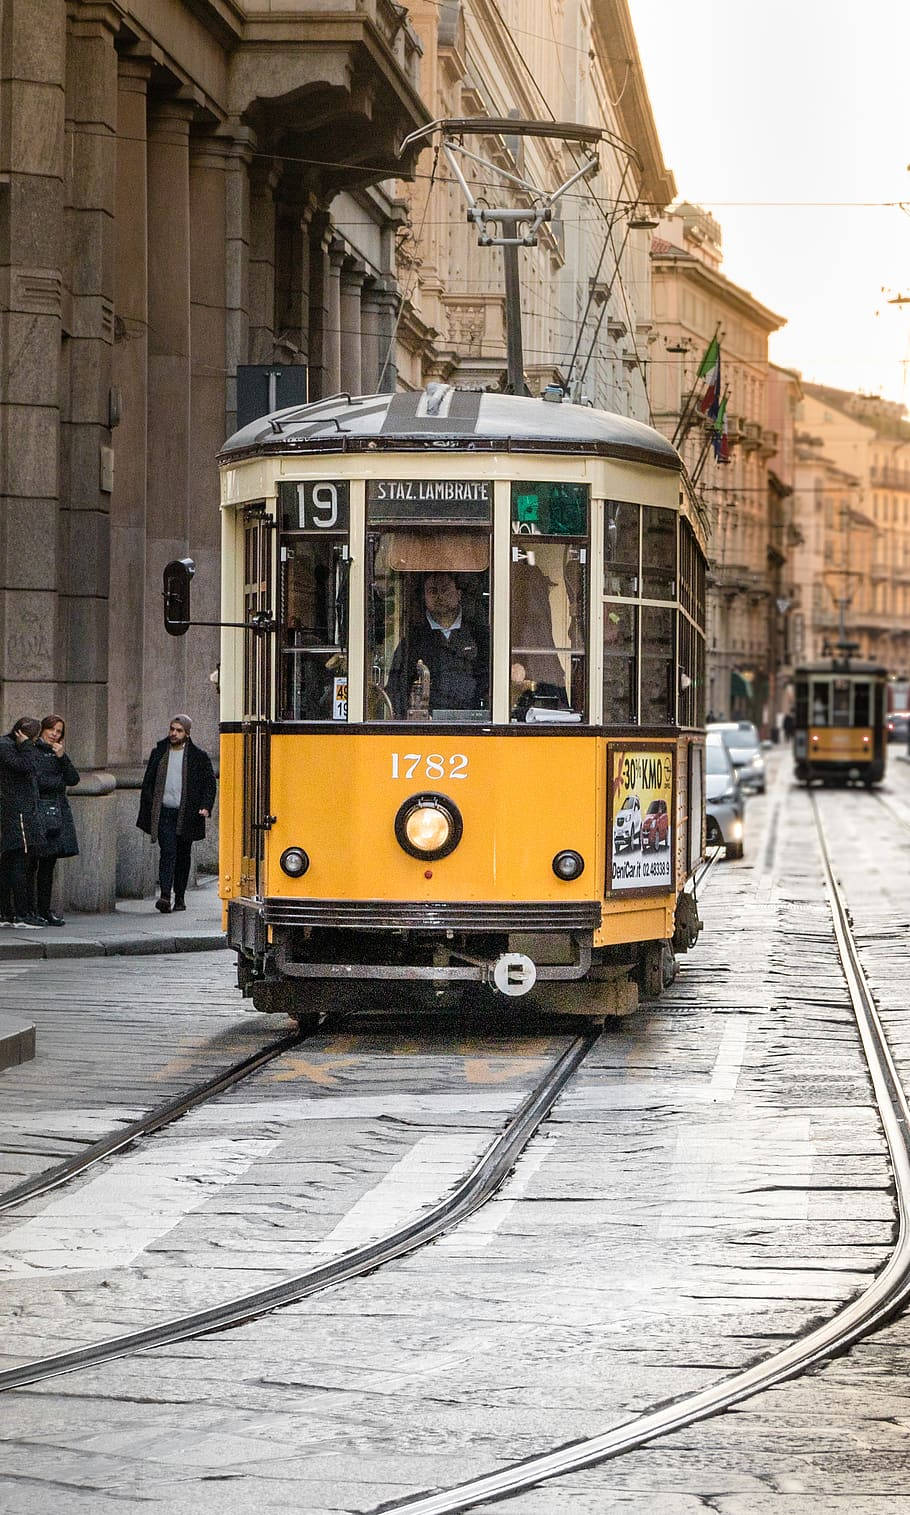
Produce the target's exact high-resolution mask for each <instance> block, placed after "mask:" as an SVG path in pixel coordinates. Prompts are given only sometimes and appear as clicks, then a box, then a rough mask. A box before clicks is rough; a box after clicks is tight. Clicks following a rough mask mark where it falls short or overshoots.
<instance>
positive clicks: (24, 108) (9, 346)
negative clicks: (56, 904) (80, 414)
mask: <svg viewBox="0 0 910 1515" xmlns="http://www.w3.org/2000/svg"><path fill="white" fill-rule="evenodd" d="M3 28H4V30H3V47H4V49H6V48H7V47H8V48H9V52H8V57H9V58H11V59H12V58H14V59H15V60H16V65H15V85H13V84H12V83H11V82H10V81H9V80H8V79H6V80H4V86H3V92H4V96H5V106H6V109H7V111H8V114H7V117H6V120H5V123H4V125H5V128H6V130H7V131H8V135H6V136H5V141H6V143H7V144H10V146H11V145H12V144H15V151H14V152H13V153H12V160H11V161H10V162H9V163H4V164H3V165H2V167H3V168H4V169H7V168H8V169H9V174H8V180H7V182H6V183H5V184H3V185H2V186H0V355H2V357H0V361H2V364H3V370H2V383H0V629H2V644H0V675H2V693H3V708H2V712H0V723H2V729H3V730H4V731H8V730H9V728H10V726H11V725H12V723H13V721H14V720H15V719H16V718H17V717H18V716H20V715H27V714H28V715H30V714H35V713H36V712H37V713H40V714H44V712H45V707H47V708H49V709H50V708H53V707H54V706H55V705H56V701H57V693H56V691H57V685H56V682H55V681H56V676H57V674H58V671H59V667H60V654H59V653H58V651H57V598H56V589H57V575H58V545H57V531H58V508H59V504H58V496H59V494H60V479H59V473H58V447H59V425H60V393H61V357H60V349H61V326H62V313H63V290H64V283H65V282H66V281H65V279H64V267H63V264H64V258H65V251H64V242H65V238H64V211H63V207H64V163H65V146H64V109H65V96H64V86H63V80H64V79H65V77H66V43H67V35H66V11H65V8H64V7H63V6H58V5H52V4H45V5H42V6H39V5H17V6H15V7H13V6H7V7H6V10H5V20H4V22H3ZM10 71H11V65H9V66H4V70H3V72H4V73H8V72H10Z"/></svg>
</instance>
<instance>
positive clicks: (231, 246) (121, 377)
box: [0, 0, 674, 909]
mask: <svg viewBox="0 0 910 1515" xmlns="http://www.w3.org/2000/svg"><path fill="white" fill-rule="evenodd" d="M554 42H555V43H556V44H557V45H555V46H554ZM510 112H511V113H512V114H513V115H514V114H518V115H520V116H525V117H544V118H546V117H548V116H555V117H558V118H559V119H562V120H566V119H576V120H579V121H582V122H586V123H598V124H600V125H603V126H605V127H606V128H607V130H608V132H609V133H611V134H612V135H611V137H610V145H609V146H607V147H604V148H602V149H601V168H600V172H599V174H598V176H597V177H596V178H595V179H594V180H593V181H592V182H591V184H590V186H585V185H583V186H579V187H578V189H577V191H576V193H575V194H574V195H573V196H572V197H570V198H568V199H567V202H566V203H565V205H564V207H563V212H562V215H561V217H560V218H559V219H557V220H555V221H554V222H553V223H552V224H551V225H549V226H547V227H545V228H544V234H543V235H542V237H541V243H540V246H539V247H538V248H537V249H534V250H528V251H527V252H523V254H522V262H523V268H522V276H523V291H524V302H523V303H524V327H525V352H526V367H527V371H528V375H529V378H530V381H531V385H532V388H534V389H538V388H539V387H540V386H542V385H543V384H545V383H547V382H550V381H556V382H559V383H563V384H567V385H569V384H571V385H573V386H574V392H575V393H576V394H577V395H578V396H579V397H580V396H581V395H585V396H587V397H589V398H590V399H591V400H592V401H594V402H595V403H598V404H603V405H607V406H609V407H611V408H615V409H618V410H620V411H622V412H624V413H626V414H630V415H635V416H639V417H641V418H643V419H647V418H648V404H647V398H646V389H645V375H646V373H647V369H648V362H649V357H650V354H651V351H652V349H653V332H652V331H651V328H650V324H649V321H650V309H649V303H650V291H649V260H648V246H649V232H648V228H647V226H646V225H643V224H642V221H643V220H645V221H646V220H647V216H646V215H645V216H644V217H643V216H642V209H643V207H646V206H647V207H650V206H653V205H656V206H658V207H662V206H665V205H666V204H668V203H669V201H670V199H671V197H672V195H673V192H674V186H673V180H672V175H671V174H670V173H669V171H668V170H667V168H666V167H665V165H664V163H663V159H662V156H661V152H660V146H659V142H658V139H657V133H656V130H655V126H654V121H653V118H652V115H651V109H650V104H649V101H648V96H647V91H646V89H645V86H644V83H643V79H642V73H641V67H640V63H639V59H638V52H637V48H636V45H635V38H634V35H633V32H632V27H631V23H630V20H629V14H628V8H627V5H626V0H594V4H593V5H588V4H587V3H586V0H585V3H582V0H566V3H565V4H564V5H562V6H561V7H560V8H559V9H558V10H557V11H553V10H552V8H551V7H549V6H548V5H546V4H545V3H544V0H477V3H476V4H472V6H471V7H470V8H466V7H463V5H462V3H461V0H442V3H441V4H440V3H437V0H414V4H413V5H412V6H410V7H409V8H406V7H403V6H401V5H399V4H397V3H395V0H333V4H332V6H331V7H330V8H329V9H324V8H319V7H317V6H316V4H315V3H314V0H271V3H270V4H269V5H262V4H254V3H252V0H248V3H247V0H4V4H3V6H2V8H0V630H2V639H0V704H2V710H0V719H2V722H3V723H4V726H5V727H6V728H8V726H9V724H10V723H11V721H12V720H13V719H14V718H15V717H16V716H18V715H20V714H23V713H26V712H27V713H38V714H44V713H46V712H49V711H51V710H53V711H60V712H62V713H63V714H64V715H65V717H66V719H67V722H68V745H69V748H70V751H71V755H72V757H73V759H74V761H75V762H76V765H77V766H78V767H79V769H80V771H81V773H82V783H81V784H80V786H79V789H78V791H77V792H76V793H75V795H74V797H73V798H74V804H75V808H76V813H77V821H78V825H79V830H80V835H81V838H82V842H83V852H82V856H81V857H80V858H79V859H78V860H74V861H71V862H67V863H66V864H65V865H63V866H62V868H61V870H60V873H61V875H62V886H63V891H64V901H63V902H64V903H66V904H69V905H72V906H75V907H80V908H84V909H107V908H109V907H110V906H111V904H112V902H113V900H114V898H115V896H116V895H118V894H119V895H121V896H123V895H136V896H141V895H143V894H146V893H148V892H150V890H151V886H152V882H153V854H152V852H151V849H149V847H148V844H147V842H146V840H145V839H144V838H143V837H142V836H141V835H140V833H138V832H137V831H136V829H135V816H136V810H137V799H138V795H137V788H138V784H139V782H140V779H141V775H142V771H143V767H144V761H145V758H146V756H147V754H148V752H149V750H150V748H151V746H152V745H153V743H154V742H155V741H156V740H157V739H158V738H159V737H160V736H161V735H162V734H163V732H164V731H165V729H166V723H167V721H168V719H169V717H170V716H171V715H172V714H173V713H174V712H175V711H177V710H187V711H189V712H190V713H191V714H192V715H193V717H194V722H195V724H194V730H193V735H194V737H198V739H199V741H200V742H201V743H202V744H203V745H204V746H206V747H208V748H209V749H210V750H212V751H213V752H214V751H216V750H217V720H218V700H217V687H216V683H215V682H213V676H214V677H215V678H217V665H218V658H219V634H218V631H217V630H216V629H215V628H213V627H209V628H203V627H200V628H198V629H194V630H192V631H191V632H190V634H189V635H188V636H187V637H186V638H184V639H174V638H170V637H168V636H167V635H166V634H165V632H164V630H163V624H162V614H161V610H162V602H161V573H162V569H163V567H164V564H165V563H166V562H167V561H168V560H169V559H171V558H173V557H181V556H184V555H189V556H192V557H193V558H194V559H195V561H196V564H197V576H196V579H195V582H194V590H193V594H194V603H193V614H194V618H195V619H197V620H199V621H212V622H214V621H216V620H217V619H218V600H219V580H220V574H219V518H218V514H219V513H218V482H217V469H216V466H215V458H216V455H217V453H218V451H219V449H220V447H221V444H222V442H223V441H224V439H225V437H226V436H228V435H229V434H230V433H231V431H232V430H233V429H234V427H235V423H236V418H237V403H238V401H237V392H238V391H237V374H238V370H239V371H241V372H243V370H244V369H245V368H247V367H249V366H250V365H259V366H260V368H262V369H264V370H265V369H267V370H268V372H270V373H271V374H272V375H273V376H275V383H276V384H278V383H283V382H285V381H287V379H288V377H289V370H294V371H305V372H306V376H307V386H308V393H309V396H310V398H314V399H315V398H319V397H320V396H322V395H326V394H330V393H333V392H336V391H338V390H339V389H346V390H349V391H351V392H355V393H356V392H361V393H364V392H371V391H373V390H385V391H390V390H394V389H395V388H398V387H409V388H418V387H421V386H422V385H424V384H425V383H426V382H427V381H428V380H430V379H444V380H446V381H451V382H457V383H461V384H466V383H467V384H473V385H493V386H497V385H498V384H499V383H500V382H501V377H502V372H503V369H504V361H505V335H504V301H503V283H502V271H501V260H500V258H499V255H497V254H496V253H490V252H489V251H487V250H485V249H480V248H478V247H477V246H476V236H475V234H474V232H473V229H470V228H468V227H467V225H466V222H465V216H464V205H463V203H462V202H461V201H460V200H459V199H457V197H456V195H455V192H454V187H453V186H452V185H451V184H450V183H448V182H443V180H441V179H439V177H438V176H437V181H436V182H435V184H434V186H433V189H432V191H431V189H430V184H431V178H432V167H431V165H432V149H427V148H425V147H421V148H419V149H414V150H411V151H409V152H408V153H406V154H405V155H404V156H401V155H400V153H399V148H400V144H401V143H402V141H403V140H404V139H405V138H406V137H407V136H408V134H409V133H411V132H413V131H414V130H415V129H417V128H418V127H421V126H423V125H424V124H425V123H426V122H428V121H429V120H430V119H432V118H434V117H437V116H440V115H452V114H455V115H476V114H490V113H493V114H496V115H503V116H505V115H508V114H509V113H510ZM480 145H481V148H482V150H484V151H486V152H488V153H492V154H493V155H494V157H495V158H496V160H497V161H498V162H499V163H501V164H502V165H503V166H504V167H506V168H509V167H511V168H513V169H514V168H516V167H517V166H521V167H525V168H526V169H527V171H528V173H529V175H530V176H531V177H532V178H535V179H536V180H537V181H538V182H540V183H542V184H545V185H547V186H548V187H551V188H552V187H554V186H555V184H556V183H558V182H559V180H560V179H561V178H562V177H564V176H565V174H566V173H567V172H569V171H570V168H571V164H572V162H573V156H572V152H571V151H570V150H569V149H567V148H565V147H563V146H561V145H560V144H559V143H555V144H554V143H549V142H542V141H538V140H528V141H526V142H521V141H520V140H518V139H512V138H501V137H490V138H488V139H483V140H482V142H481V144H480ZM415 176H416V177H415ZM291 377H295V375H291ZM296 377H297V378H299V372H296ZM297 392H298V393H299V392H300V388H299V386H298V389H297ZM278 393H279V395H280V390H279V391H278ZM212 829H214V828H212ZM214 845H215V840H214V837H212V838H210V839H209V842H208V843H207V846H208V848H209V858H208V860H209V861H213V858H214Z"/></svg>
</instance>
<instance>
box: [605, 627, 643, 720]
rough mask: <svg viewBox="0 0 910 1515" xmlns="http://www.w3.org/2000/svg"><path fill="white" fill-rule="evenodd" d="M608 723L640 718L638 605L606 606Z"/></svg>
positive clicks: (606, 710)
mask: <svg viewBox="0 0 910 1515" xmlns="http://www.w3.org/2000/svg"><path fill="white" fill-rule="evenodd" d="M603 637H604V682H603V689H604V716H603V718H604V722H605V724H607V725H613V724H615V725H620V726H634V725H635V724H636V722H637V720H638V660H637V656H636V652H637V646H638V607H637V606H636V605H617V604H616V602H615V601H613V602H612V603H611V602H610V601H607V602H606V604H605V605H604V624H603Z"/></svg>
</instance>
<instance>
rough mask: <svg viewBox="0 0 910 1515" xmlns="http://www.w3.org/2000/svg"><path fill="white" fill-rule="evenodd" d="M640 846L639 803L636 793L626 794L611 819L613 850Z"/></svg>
mask: <svg viewBox="0 0 910 1515" xmlns="http://www.w3.org/2000/svg"><path fill="white" fill-rule="evenodd" d="M640 846H641V803H640V801H639V798H638V795H637V794H627V795H626V797H625V799H624V800H623V802H622V805H621V807H620V809H619V810H618V811H617V812H616V815H615V817H614V819H613V851H614V852H621V851H622V849H623V847H627V848H628V849H629V851H630V852H631V850H632V848H633V847H640Z"/></svg>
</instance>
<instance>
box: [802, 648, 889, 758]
mask: <svg viewBox="0 0 910 1515" xmlns="http://www.w3.org/2000/svg"><path fill="white" fill-rule="evenodd" d="M794 685H795V692H796V703H795V709H794V729H793V761H794V771H795V774H796V777H797V779H798V780H799V781H800V782H801V783H804V784H811V783H812V781H813V779H821V780H822V781H823V782H825V783H829V784H847V783H849V782H851V781H853V782H859V783H863V784H866V785H867V786H871V785H872V784H877V783H880V782H881V780H882V779H883V778H884V775H885V758H886V753H887V733H886V729H885V718H886V709H887V688H888V670H887V668H882V667H879V666H878V665H877V664H875V663H862V662H858V661H856V660H855V659H851V658H850V656H849V653H848V652H847V651H845V652H844V655H843V656H842V657H840V658H826V659H824V660H823V661H821V662H819V663H810V664H807V665H806V666H805V667H802V668H797V669H796V671H795V674H794Z"/></svg>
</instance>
